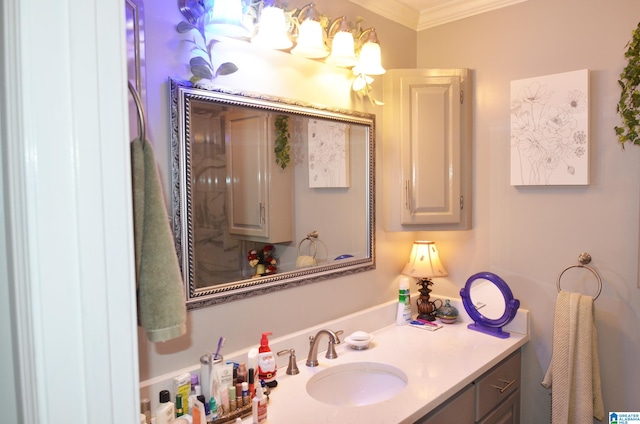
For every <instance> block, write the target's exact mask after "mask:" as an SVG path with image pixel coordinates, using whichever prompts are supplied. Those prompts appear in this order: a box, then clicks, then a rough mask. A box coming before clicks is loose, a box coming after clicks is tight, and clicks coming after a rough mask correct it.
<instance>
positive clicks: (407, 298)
mask: <svg viewBox="0 0 640 424" xmlns="http://www.w3.org/2000/svg"><path fill="white" fill-rule="evenodd" d="M399 285H400V287H399V291H398V313H397V315H396V325H405V324H407V323H408V322H409V321H411V303H410V302H411V295H410V292H409V278H408V277H401V278H400V284H399Z"/></svg>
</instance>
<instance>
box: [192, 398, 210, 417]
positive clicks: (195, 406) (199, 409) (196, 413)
mask: <svg viewBox="0 0 640 424" xmlns="http://www.w3.org/2000/svg"><path fill="white" fill-rule="evenodd" d="M201 396H202V395H201ZM191 418H192V420H193V424H207V418H206V413H205V411H204V405H202V402H200V401H199V400H198V399H197V398H195V397H194V398H192V399H191Z"/></svg>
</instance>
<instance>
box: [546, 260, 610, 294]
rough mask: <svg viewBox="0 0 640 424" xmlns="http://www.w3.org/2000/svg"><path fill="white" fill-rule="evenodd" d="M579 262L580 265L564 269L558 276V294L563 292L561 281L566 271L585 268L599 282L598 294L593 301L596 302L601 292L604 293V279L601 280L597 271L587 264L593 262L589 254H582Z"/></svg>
mask: <svg viewBox="0 0 640 424" xmlns="http://www.w3.org/2000/svg"><path fill="white" fill-rule="evenodd" d="M578 262H579V263H578V265H570V266H568V267H566V268H565V269H563V270H562V272H561V273H560V275H558V281H557V282H556V286H557V287H558V292H559V291H560V290H561V289H560V280H561V279H562V274H564V273H565V272H566V271H568V270H570V269H571V268H585V269H587V270H589V271H591V273H592V274H593V275H594V276H595V277H596V279H597V280H598V292H597V293H596V294H595V296H593V300H596V299H597V298H598V296H600V292H602V279H601V278H600V274H598V272H597V271H596V270H595V269H593V268H591V267H590V266H587V264H589V263H590V262H591V255H590V254H588V253H581V254H580V255H579V256H578Z"/></svg>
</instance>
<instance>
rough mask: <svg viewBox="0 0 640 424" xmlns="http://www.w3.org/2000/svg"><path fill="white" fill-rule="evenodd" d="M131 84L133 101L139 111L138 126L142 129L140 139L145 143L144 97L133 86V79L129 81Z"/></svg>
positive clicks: (130, 89)
mask: <svg viewBox="0 0 640 424" xmlns="http://www.w3.org/2000/svg"><path fill="white" fill-rule="evenodd" d="M127 82H128V83H129V84H128V85H129V91H130V92H131V95H132V96H133V101H134V102H135V104H136V109H137V112H138V127H139V129H140V141H142V142H143V143H144V142H145V138H144V137H145V130H146V128H145V116H144V108H143V107H142V99H141V98H140V95H139V94H138V92H137V91H136V88H135V87H134V86H133V84H132V83H131V81H127Z"/></svg>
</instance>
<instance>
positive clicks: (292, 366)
mask: <svg viewBox="0 0 640 424" xmlns="http://www.w3.org/2000/svg"><path fill="white" fill-rule="evenodd" d="M287 353H288V354H289V365H288V366H287V371H286V373H287V374H288V375H296V374H299V373H300V370H299V369H298V364H297V363H296V362H297V361H296V350H295V349H285V350H281V351H280V352H278V353H277V355H278V356H282V355H286V354H287Z"/></svg>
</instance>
